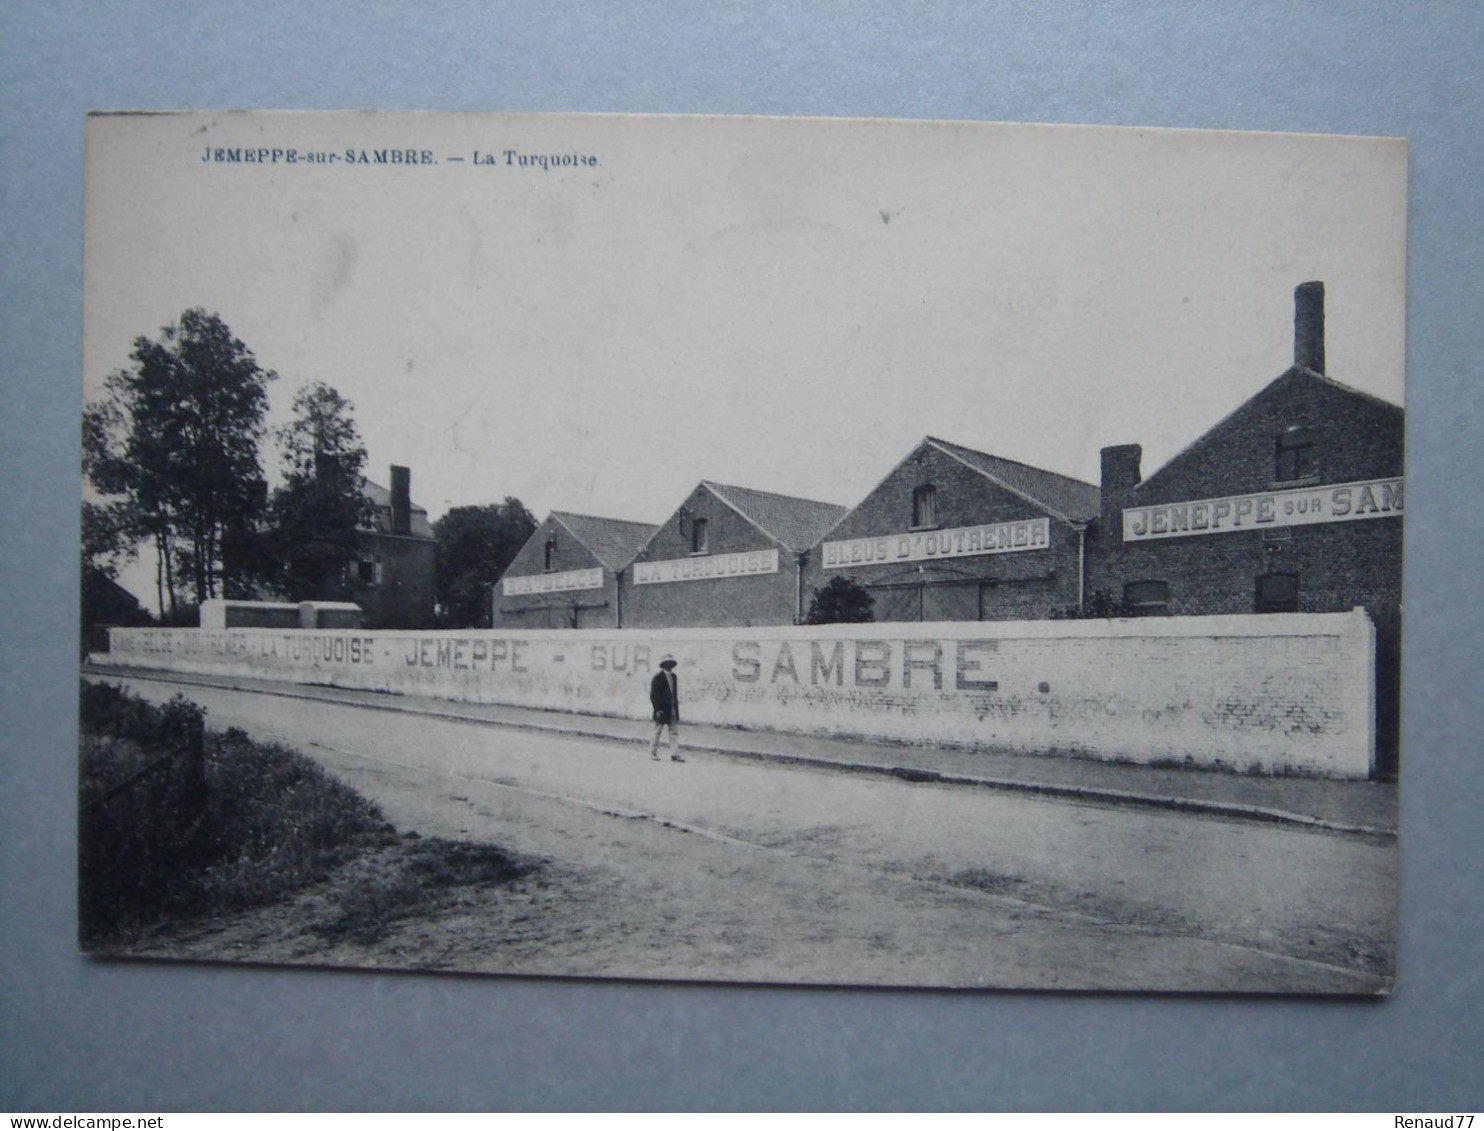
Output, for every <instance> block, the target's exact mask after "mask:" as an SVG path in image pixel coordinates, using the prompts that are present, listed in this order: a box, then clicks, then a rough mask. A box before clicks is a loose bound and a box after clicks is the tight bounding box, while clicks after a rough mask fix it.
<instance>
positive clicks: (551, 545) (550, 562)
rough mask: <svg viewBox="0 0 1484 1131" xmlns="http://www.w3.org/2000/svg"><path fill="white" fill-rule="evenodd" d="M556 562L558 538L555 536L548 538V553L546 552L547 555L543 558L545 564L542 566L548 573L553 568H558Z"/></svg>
mask: <svg viewBox="0 0 1484 1131" xmlns="http://www.w3.org/2000/svg"><path fill="white" fill-rule="evenodd" d="M555 563H556V539H555V538H548V539H547V540H546V553H545V557H544V558H543V564H542V567H541V568H542V569H544V570H546V572H547V573H550V572H551V571H552V570H554V569H555V568H556V564H555Z"/></svg>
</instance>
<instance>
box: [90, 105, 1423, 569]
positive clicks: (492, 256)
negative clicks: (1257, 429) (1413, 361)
mask: <svg viewBox="0 0 1484 1131" xmlns="http://www.w3.org/2000/svg"><path fill="white" fill-rule="evenodd" d="M244 147H251V148H259V147H265V148H268V149H274V148H277V149H281V150H289V149H293V150H297V151H298V154H299V156H300V159H299V160H298V161H297V162H295V163H293V164H289V163H287V162H286V161H280V162H279V163H276V164H274V163H266V164H257V163H253V164H247V163H234V162H225V161H216V160H202V158H203V156H204V155H210V156H215V153H214V151H215V150H217V149H240V148H244ZM377 149H400V150H404V151H405V150H412V151H415V152H416V153H418V154H419V156H421V155H422V154H423V153H424V152H426V153H428V154H431V156H432V158H433V160H434V161H435V162H436V163H434V164H431V165H422V164H418V165H413V166H409V165H405V164H404V165H360V164H350V163H348V162H347V161H346V160H345V155H346V152H347V151H360V150H365V151H367V152H368V154H369V153H371V152H372V151H374V150H377ZM507 150H515V151H518V152H520V153H524V154H530V155H548V156H550V155H561V156H569V157H577V158H587V157H592V158H596V164H586V163H579V164H577V165H575V166H562V167H559V168H547V169H543V168H541V167H540V166H539V165H537V164H528V165H527V166H525V167H521V166H519V165H512V164H508V163H507V156H506V151H507ZM309 153H324V154H335V155H338V157H339V160H337V161H336V162H335V163H332V164H327V165H317V164H313V163H310V162H308V161H306V160H305V159H304V155H306V154H309ZM476 153H477V154H478V155H479V156H480V157H481V158H483V157H486V156H488V157H489V158H490V159H491V160H493V161H495V162H496V163H495V164H475V163H474V162H475V155H476ZM451 158H463V160H462V161H461V162H457V161H453V160H451ZM87 174H88V181H87V198H86V207H87V222H86V240H87V246H86V256H85V289H86V327H85V335H84V383H85V393H86V395H88V396H89V397H90V398H91V397H93V396H95V395H96V385H97V383H98V382H100V381H101V380H102V378H103V377H104V376H106V375H107V373H108V372H109V371H110V370H112V369H114V368H117V367H119V366H121V365H124V364H127V360H128V352H129V350H130V348H131V343H132V341H133V339H134V338H135V337H136V336H137V335H140V334H147V335H150V336H154V335H155V334H157V332H158V330H159V328H160V327H161V326H163V325H164V324H166V323H168V322H171V321H173V320H175V319H176V318H177V317H178V316H179V314H180V312H181V311H182V310H184V309H186V308H188V307H192V306H202V307H205V308H207V309H208V310H210V311H214V312H216V313H218V314H220V315H221V316H222V318H223V319H225V321H226V322H227V323H228V325H230V326H231V327H232V329H233V331H234V332H235V333H236V335H237V336H238V337H239V338H241V339H242V340H243V341H244V342H245V343H246V344H247V345H248V346H249V347H250V348H251V349H252V350H253V352H254V353H255V354H256V355H257V357H258V360H259V361H260V363H261V364H262V365H264V366H265V367H267V368H271V369H274V370H276V371H277V372H278V374H279V380H278V382H277V383H276V384H275V385H274V387H273V390H272V403H273V416H274V419H275V421H278V420H281V419H283V418H284V417H285V416H286V414H287V411H288V406H289V403H290V401H291V400H292V398H293V394H294V392H295V391H296V390H297V388H298V387H299V386H301V385H302V384H304V383H306V382H309V381H311V380H323V381H325V382H327V383H329V384H330V385H332V386H334V387H335V388H336V389H338V390H339V391H340V392H341V393H342V394H343V395H344V396H346V397H348V398H349V399H350V400H351V401H352V402H354V405H355V418H356V422H357V424H358V426H359V428H360V431H361V435H362V437H363V439H364V440H365V443H366V446H367V448H368V450H369V453H370V464H369V467H370V474H371V477H372V478H373V479H376V480H378V481H379V482H381V483H383V484H385V483H386V482H387V471H386V468H387V466H388V465H389V464H392V463H400V464H406V465H407V466H409V467H410V468H411V469H412V494H413V498H414V500H415V501H416V502H418V503H419V504H421V505H422V506H425V507H427V508H428V510H429V512H430V513H431V515H432V517H433V518H437V517H438V515H440V514H442V513H443V512H445V511H446V510H447V509H448V508H449V507H451V506H459V505H464V504H478V503H487V502H496V501H499V500H500V499H502V498H503V497H504V496H506V495H516V496H518V497H519V498H520V499H521V500H522V501H523V502H524V503H525V504H526V505H527V506H528V507H530V508H531V510H532V511H534V512H535V513H536V515H537V517H538V518H540V517H541V516H543V515H544V514H545V513H546V512H547V511H548V510H551V509H558V510H570V511H578V512H583V513H590V514H599V515H608V516H611V517H615V518H628V519H639V520H647V521H654V522H658V521H660V520H662V519H664V518H665V517H666V516H668V515H669V514H670V513H671V511H673V510H674V509H675V507H676V506H678V505H679V503H680V502H681V501H682V499H683V498H684V496H685V495H686V493H687V492H688V490H689V489H690V488H691V487H692V486H694V484H695V483H696V481H697V480H700V479H702V478H706V479H714V480H717V481H720V482H723V483H732V484H739V485H742V486H748V487H754V488H759V489H763V490H769V491H779V492H783V493H786V494H794V495H802V496H805V497H808V498H814V499H822V500H826V501H829V502H834V503H840V504H843V505H846V506H851V505H854V504H855V503H857V502H859V501H860V500H861V498H862V497H863V496H864V495H865V494H866V493H867V492H868V491H869V490H870V489H871V488H872V487H873V486H874V485H875V484H876V483H877V482H878V481H879V480H880V479H881V478H882V477H883V476H884V475H885V474H886V473H887V472H888V471H889V470H890V469H891V467H892V466H893V465H894V464H895V463H896V462H897V461H898V460H900V459H901V458H902V457H903V456H905V455H906V454H907V452H908V451H909V450H910V449H911V448H912V446H913V445H914V444H915V443H916V442H917V441H918V440H920V439H921V438H922V437H923V436H924V435H928V434H931V435H936V436H940V437H942V438H944V439H947V440H952V441H954V442H957V443H960V444H965V445H968V446H970V447H975V448H979V449H982V450H984V451H988V452H992V453H994V454H996V455H1001V456H1006V457H1009V458H1012V459H1018V460H1023V461H1025V462H1028V463H1033V464H1036V465H1038V466H1041V467H1046V468H1049V469H1051V470H1054V471H1059V472H1063V473H1065V474H1069V475H1074V476H1078V477H1080V478H1083V479H1086V480H1088V481H1090V482H1096V480H1097V476H1098V450H1099V448H1100V447H1102V446H1104V445H1107V444H1115V443H1128V442H1137V443H1142V444H1143V445H1144V453H1145V457H1144V471H1145V474H1148V473H1150V472H1152V471H1153V470H1155V469H1156V468H1157V467H1158V466H1159V465H1160V464H1161V463H1163V462H1164V461H1165V460H1167V459H1168V458H1169V457H1170V456H1172V455H1173V454H1174V453H1175V452H1176V451H1178V450H1179V449H1180V448H1181V447H1183V446H1184V445H1185V444H1187V443H1189V442H1190V441H1191V440H1193V439H1194V438H1195V437H1196V436H1197V435H1198V434H1199V433H1200V432H1202V431H1204V430H1205V429H1206V428H1208V427H1210V425H1212V424H1213V423H1215V422H1216V421H1217V420H1218V419H1220V418H1221V417H1222V416H1223V415H1225V414H1226V413H1227V412H1229V411H1231V410H1232V409H1233V408H1235V407H1236V406H1237V405H1238V404H1240V403H1241V402H1242V401H1243V400H1244V399H1246V398H1247V397H1248V396H1250V395H1251V394H1252V393H1254V392H1256V391H1257V390H1258V389H1259V388H1261V387H1262V386H1263V385H1264V384H1266V383H1267V382H1268V381H1270V380H1271V379H1272V378H1273V377H1275V376H1277V375H1278V374H1279V373H1280V372H1282V371H1283V369H1284V368H1286V367H1287V365H1288V364H1289V362H1290V360H1291V357H1292V313H1293V305H1292V304H1293V299H1292V295H1293V288H1294V286H1295V285H1296V284H1298V283H1300V282H1303V281H1305V280H1309V279H1321V280H1323V281H1324V282H1325V284H1326V289H1327V304H1328V335H1327V338H1328V370H1329V373H1330V375H1331V376H1333V377H1335V378H1336V379H1338V380H1341V381H1344V382H1346V383H1347V384H1350V385H1353V386H1355V387H1357V388H1360V389H1364V390H1367V391H1369V392H1372V393H1375V394H1377V395H1379V396H1381V397H1384V398H1385V399H1387V400H1390V401H1393V402H1395V403H1401V401H1402V368H1403V345H1404V340H1403V316H1404V279H1405V199H1406V151H1405V146H1404V144H1403V143H1401V142H1396V141H1377V140H1374V139H1358V138H1332V137H1313V136H1298V135H1274V134H1235V133H1205V132H1193V131H1172V130H1133V129H1109V128H1076V127H1028V126H1013V125H990V124H964V123H940V122H931V123H929V122H910V123H909V122H851V121H818V120H802V119H792V120H790V119H741V118H734V119H708V118H635V117H558V116H528V115H522V116H501V115H395V116H382V115H374V114H344V115H325V114H316V115H287V114H284V115H266V114H250V115H249V114H218V115H186V114H182V115H153V116H116V117H102V118H94V119H92V120H90V122H89V132H88V147H87ZM270 466H271V462H270ZM150 574H151V571H145V575H150ZM125 583H126V584H130V587H131V588H132V589H134V590H135V591H136V592H141V595H147V593H146V591H147V590H148V588H149V585H148V584H147V583H146V584H140V583H138V579H131V578H129V577H126V578H125Z"/></svg>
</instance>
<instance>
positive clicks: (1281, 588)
mask: <svg viewBox="0 0 1484 1131" xmlns="http://www.w3.org/2000/svg"><path fill="white" fill-rule="evenodd" d="M1253 608H1254V609H1255V610H1256V611H1257V612H1259V613H1296V612H1298V611H1299V579H1298V574H1296V573H1265V574H1263V575H1262V576H1261V577H1259V578H1258V579H1257V596H1256V598H1255V600H1254V603H1253Z"/></svg>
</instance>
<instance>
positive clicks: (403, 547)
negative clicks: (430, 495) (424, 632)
mask: <svg viewBox="0 0 1484 1131" xmlns="http://www.w3.org/2000/svg"><path fill="white" fill-rule="evenodd" d="M411 486H412V473H411V472H410V471H409V470H408V469H407V468H405V467H398V466H396V465H395V464H394V465H393V466H392V486H391V489H390V490H388V489H387V488H385V487H383V486H381V485H380V484H379V483H373V482H371V481H370V480H369V479H367V480H363V481H362V490H363V491H364V492H365V496H366V501H367V503H368V504H369V506H370V515H371V517H370V521H369V522H367V523H366V525H365V526H364V527H363V528H362V529H361V531H360V548H359V550H358V553H357V555H356V558H355V559H354V560H353V561H352V562H351V563H350V566H349V570H348V571H347V572H348V578H347V582H348V584H347V586H346V590H347V591H346V592H345V593H344V594H335V595H334V596H343V597H344V598H345V599H346V600H350V601H354V602H355V603H356V604H358V605H360V606H361V608H362V609H363V610H364V611H365V624H366V627H367V628H422V627H425V626H426V625H428V624H430V623H431V621H432V618H433V602H434V599H435V589H434V578H433V547H434V542H433V527H432V525H431V524H430V523H429V522H428V512H427V511H426V510H425V509H424V508H423V507H420V506H418V505H417V504H416V503H414V502H413V501H412V496H411Z"/></svg>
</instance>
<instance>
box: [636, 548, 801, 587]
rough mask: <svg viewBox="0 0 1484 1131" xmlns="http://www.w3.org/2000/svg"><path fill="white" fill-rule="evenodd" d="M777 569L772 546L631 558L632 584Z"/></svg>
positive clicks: (744, 573) (744, 574) (773, 571)
mask: <svg viewBox="0 0 1484 1131" xmlns="http://www.w3.org/2000/svg"><path fill="white" fill-rule="evenodd" d="M777 572H778V551H777V550H776V549H773V550H748V551H747V552H746V553H745V554H715V555H712V554H704V555H697V556H696V557H693V558H666V559H664V560H663V561H658V562H635V563H634V584H635V585H659V584H662V583H664V582H667V581H704V580H707V579H709V578H713V577H746V576H748V575H750V574H758V573H777Z"/></svg>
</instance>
